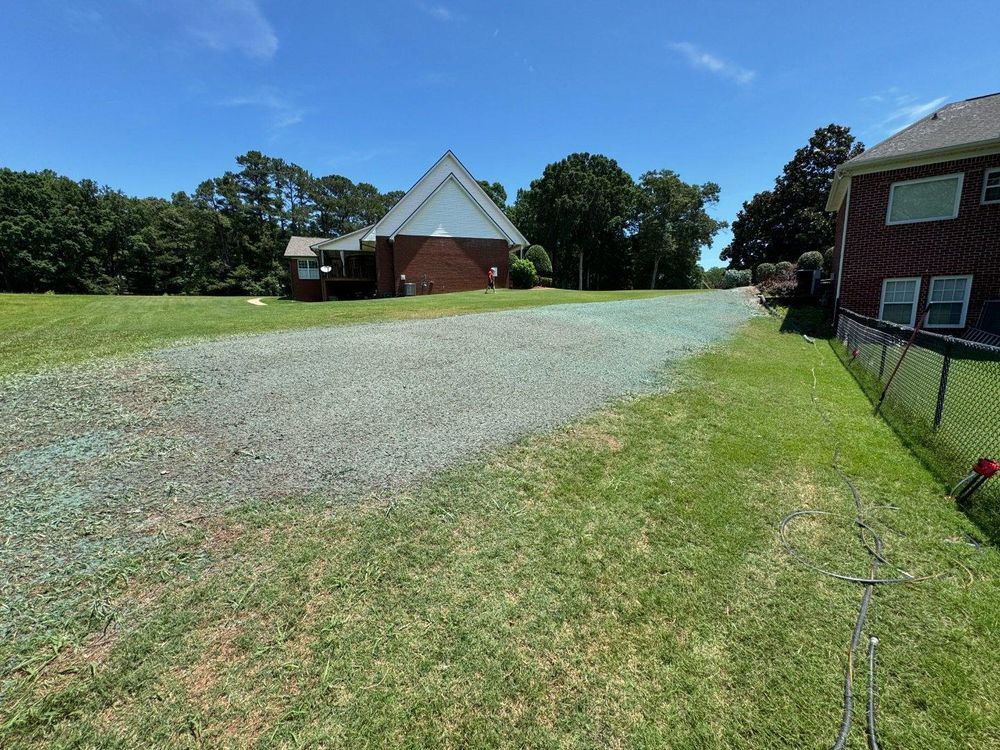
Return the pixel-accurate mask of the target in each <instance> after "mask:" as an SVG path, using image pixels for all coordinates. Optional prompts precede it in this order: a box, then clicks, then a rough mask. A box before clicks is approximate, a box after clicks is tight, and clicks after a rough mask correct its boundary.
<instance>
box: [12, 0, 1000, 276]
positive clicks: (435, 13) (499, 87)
mask: <svg viewBox="0 0 1000 750" xmlns="http://www.w3.org/2000/svg"><path fill="white" fill-rule="evenodd" d="M0 10H2V14H3V18H4V28H5V34H4V45H3V47H2V50H0V90H2V92H3V94H2V97H0V166H9V167H12V168H14V169H27V170H36V169H43V168H49V169H53V170H55V171H57V172H60V173H62V174H66V175H69V176H71V177H73V178H76V179H79V178H83V177H89V178H92V179H95V180H97V181H98V182H101V183H103V184H107V185H110V186H112V187H115V188H119V189H121V190H124V191H125V192H127V193H130V194H134V195H160V196H164V197H166V196H169V195H170V193H172V192H174V191H176V190H188V191H190V190H193V189H194V188H195V187H196V186H197V184H198V183H199V182H200V181H201V180H203V179H206V178H208V177H214V176H218V175H220V174H222V173H223V172H224V171H225V170H227V169H231V168H233V167H234V163H233V158H234V157H235V156H236V155H237V154H241V153H243V152H245V151H247V150H249V149H259V150H261V151H264V152H265V153H267V154H270V155H273V156H280V157H282V158H284V159H286V160H288V161H293V162H296V163H298V164H300V165H302V166H303V167H305V168H307V169H309V170H310V171H311V172H313V173H314V174H317V175H323V174H330V173H339V174H344V175H346V176H348V177H350V178H351V179H354V180H356V181H360V180H365V181H368V182H372V183H374V184H375V185H377V186H378V187H380V188H382V189H384V190H389V189H396V188H402V189H405V188H408V187H409V186H410V185H411V184H412V183H413V182H414V181H415V180H416V179H417V178H418V177H419V176H420V175H421V174H422V173H423V171H424V170H425V169H426V168H427V167H428V166H430V164H431V163H432V162H433V161H434V160H435V159H436V158H437V157H438V156H440V154H441V153H442V152H444V150H445V149H447V148H452V149H453V150H454V151H455V152H456V153H457V154H458V156H459V158H461V159H462V160H463V161H464V162H465V164H466V165H467V166H468V167H469V168H470V170H471V171H472V172H473V174H474V175H475V176H476V177H479V178H483V179H488V180H491V181H492V180H499V181H500V182H502V183H503V184H504V185H505V187H506V188H507V191H508V193H509V194H510V196H511V198H513V196H514V194H515V193H516V191H517V188H519V187H526V186H527V185H528V183H529V182H530V181H531V180H532V179H534V178H536V177H538V176H539V175H540V174H541V172H542V169H543V168H544V167H545V165H546V164H548V163H549V162H552V161H555V160H557V159H559V158H561V157H563V156H565V155H566V154H569V153H572V152H574V151H590V152H594V153H603V154H607V155H608V156H611V157H613V158H615V159H617V160H618V162H619V164H621V165H622V167H624V168H625V169H626V170H628V171H629V172H630V173H631V174H632V175H633V176H635V177H638V176H639V175H640V174H641V173H642V172H644V171H646V170H648V169H660V168H669V169H673V170H675V171H677V172H678V173H680V175H681V176H682V177H683V178H684V179H686V180H688V181H693V182H704V181H707V180H713V181H715V182H718V183H719V184H720V185H721V186H722V201H721V203H720V205H719V207H718V210H717V211H716V213H717V215H718V217H719V218H723V219H726V220H730V221H731V220H732V218H733V217H734V216H735V215H736V211H737V210H738V209H739V207H740V204H741V203H742V201H744V200H746V199H748V198H749V197H751V196H752V195H753V194H754V193H755V192H757V191H759V190H762V189H766V188H768V187H769V186H770V185H771V183H772V181H773V179H774V177H775V176H776V175H777V173H778V172H779V170H780V169H781V166H782V164H784V162H786V161H787V160H788V159H789V158H790V157H791V154H792V152H793V151H794V149H795V148H797V147H798V146H800V145H802V144H803V143H804V142H805V141H806V139H807V138H808V137H809V135H810V134H811V133H812V131H813V130H814V129H815V128H817V127H820V126H822V125H825V124H828V123H830V122H837V123H841V124H845V125H849V126H850V127H851V128H852V130H853V131H854V133H855V134H856V135H857V136H858V137H860V138H861V139H862V140H863V141H864V142H865V143H868V144H869V145H871V144H874V143H875V142H877V141H879V140H881V139H882V138H884V137H886V136H887V135H889V134H890V133H892V132H893V131H894V130H897V129H899V128H900V127H902V126H904V125H906V124H908V123H909V122H912V121H913V120H914V119H916V118H918V117H920V116H922V115H923V114H926V113H928V112H930V111H932V110H933V109H934V108H936V107H937V106H938V105H939V104H940V103H943V102H945V101H952V100H956V99H964V98H967V97H970V96H977V95H980V94H986V93H992V92H995V91H997V90H1000V76H998V75H997V73H998V71H1000V66H998V64H997V59H996V50H997V43H996V29H997V28H998V27H1000V4H997V3H996V2H995V0H993V1H992V2H981V3H978V2H963V3H951V4H941V3H934V4H930V3H922V2H915V1H911V2H898V3H888V2H886V3H881V2H880V3H872V2H865V3H860V2H859V3H852V2H840V3H836V4H833V5H830V4H818V3H803V2H794V3H793V2H789V3H780V2H769V3H763V2H732V3H725V2H698V3H692V2H685V3H670V2H648V3H623V2H616V3H590V2H586V1H585V0H576V1H575V2H544V1H543V0H537V1H536V2H519V1H515V2H500V3H498V2H488V3H487V2H483V3H479V2H475V3H467V2H462V3H460V2H457V1H454V0H400V1H399V2H320V1H318V0H316V1H312V2H304V1H303V2H294V1H293V0H287V1H285V2H279V1H278V0H161V1H160V2H154V1H153V0H89V1H88V0H77V1H76V2H72V3H70V2H65V3H61V2H55V1H54V0H35V1H33V2H30V3H20V2H14V1H13V0H2V2H0ZM727 241H728V235H727V234H726V235H723V236H720V237H719V239H718V240H717V242H716V243H715V246H714V247H713V248H712V249H710V250H707V251H706V252H705V254H704V257H703V260H704V262H705V263H706V264H708V265H717V264H718V261H717V256H718V252H719V250H720V249H721V248H722V247H723V246H724V245H725V244H726V242H727Z"/></svg>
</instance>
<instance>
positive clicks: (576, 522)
mask: <svg viewBox="0 0 1000 750" xmlns="http://www.w3.org/2000/svg"><path fill="white" fill-rule="evenodd" d="M814 372H815V375H816V379H817V384H818V394H819V398H820V400H819V408H821V409H823V410H825V411H826V413H828V414H829V417H830V425H831V427H829V428H828V427H826V425H825V423H824V422H823V421H822V420H820V419H819V417H818V415H817V412H816V410H815V409H814V407H813V404H812V401H811V397H810V394H811V389H812V383H813V373H814ZM684 376H685V377H684V382H683V385H682V386H681V387H679V388H678V389H677V390H675V391H674V392H672V393H666V394H659V395H654V396H648V397H643V398H640V399H636V400H633V401H629V402H627V403H623V404H620V405H619V406H617V407H615V408H613V409H610V410H606V411H604V412H601V413H599V414H597V415H595V416H593V417H592V418H590V419H587V420H586V421H584V422H582V423H578V424H576V425H574V426H572V427H570V428H566V429H564V430H561V431H558V432H556V433H554V434H550V435H547V436H542V437H537V438H533V439H530V440H526V441H524V442H522V443H520V444H518V445H517V446H516V447H514V448H513V449H511V450H509V451H506V452H504V453H503V454H502V455H496V456H493V457H492V458H491V459H489V460H487V461H484V462H483V463H482V464H481V465H477V466H470V467H467V468H465V469H462V470H459V471H456V472H453V473H451V474H449V475H447V476H444V477H442V478H440V479H439V480H438V481H436V482H434V483H432V484H430V485H427V486H424V487H421V488H420V489H419V490H417V491H415V492H413V493H412V494H410V495H407V496H392V497H381V498H372V499H371V501H370V502H367V503H364V504H363V505H361V506H360V507H355V508H334V509H329V508H324V507H322V504H321V503H320V502H319V501H317V502H315V503H312V504H308V503H307V504H306V505H305V506H304V507H300V508H288V507H284V508H264V507H248V508H246V509H245V510H243V511H241V512H239V513H237V514H233V515H230V516H226V517H223V518H214V519H204V520H202V521H200V523H201V524H202V528H203V530H204V533H203V535H202V542H201V544H203V545H204V546H205V547H206V548H208V549H210V550H211V551H212V554H213V555H214V556H215V557H216V559H217V561H216V563H215V564H214V565H213V566H212V567H211V568H210V569H209V570H208V572H207V573H205V574H203V575H200V576H197V577H195V578H194V579H192V580H187V579H183V578H182V579H179V580H178V579H174V578H171V577H167V580H162V579H161V578H160V577H152V578H143V577H142V576H137V577H135V578H133V579H132V580H131V581H130V582H129V586H128V592H129V595H130V596H131V597H132V598H133V599H137V600H139V601H143V602H145V604H144V607H143V609H142V610H141V612H140V614H139V615H138V616H136V617H134V618H131V619H129V620H127V621H123V622H120V623H119V628H120V629H119V630H116V629H115V628H114V627H112V628H111V629H110V630H109V631H108V632H106V633H102V632H98V633H95V634H94V635H93V636H91V637H90V638H89V639H86V640H85V641H84V642H83V643H81V644H79V645H75V646H73V645H60V646H57V647H56V648H55V649H54V651H55V652H57V653H56V654H54V658H52V659H51V661H50V662H49V663H48V665H47V666H46V667H45V668H43V669H42V670H40V671H38V672H37V673H35V674H34V675H32V676H27V675H25V676H24V677H23V682H24V685H23V688H22V689H20V690H15V691H14V692H13V693H12V694H11V695H10V697H9V700H8V701H7V704H6V705H4V706H0V727H2V729H0V746H19V747H49V746H53V745H57V746H102V747H150V746H156V747H198V746H213V747H216V746H244V745H247V744H251V743H257V745H258V746H261V747H288V746H313V747H351V748H361V747H518V748H519V747H528V746H531V747H649V748H723V747H725V748H763V747H766V748H803V747H825V746H829V745H830V744H832V741H833V738H834V736H835V734H836V729H837V725H838V722H839V718H840V695H841V689H842V685H841V679H842V670H843V665H844V649H845V646H846V643H847V641H848V639H849V637H850V631H851V628H852V626H853V623H854V618H855V615H856V610H857V606H858V601H859V597H860V593H861V592H860V589H859V588H858V587H856V586H853V585H851V584H848V583H843V582H839V581H835V580H832V579H828V578H823V577H821V576H819V575H817V574H815V573H814V572H812V571H810V570H807V569H804V568H803V567H801V566H798V565H796V564H794V563H792V562H791V561H789V559H788V558H787V555H786V553H785V552H784V550H783V549H782V548H781V546H780V544H779V541H778V537H777V526H778V523H779V521H780V519H781V518H782V517H783V516H784V515H785V514H786V513H788V512H789V511H791V510H794V509H796V508H800V507H805V506H807V507H812V508H817V509H825V510H830V511H836V512H840V513H849V512H850V511H851V508H852V507H853V506H852V503H851V499H850V496H849V495H848V494H847V492H846V491H845V488H844V486H843V485H842V483H841V482H840V480H839V478H838V477H837V476H836V474H835V473H834V472H833V471H832V470H831V469H830V466H829V463H830V455H831V447H832V441H833V440H834V439H836V437H837V436H839V438H840V440H841V445H842V458H841V462H842V464H843V466H844V468H845V469H846V470H847V471H848V472H849V473H850V474H851V476H852V477H854V479H855V481H856V482H857V484H858V486H859V488H860V490H861V492H862V493H863V495H864V497H865V500H866V502H867V503H868V504H870V505H873V506H874V505H881V504H885V503H892V504H894V505H896V506H898V507H899V510H898V511H888V510H882V511H878V512H875V513H873V515H872V519H871V521H872V523H873V525H875V526H876V527H877V528H879V529H880V530H882V531H883V532H884V534H885V537H886V542H887V544H886V554H887V555H888V556H889V557H890V558H891V559H893V560H896V561H899V563H900V564H901V565H904V566H906V567H908V568H909V569H910V570H911V571H912V572H913V573H915V574H917V575H920V574H935V573H940V574H941V576H940V577H937V578H933V579H931V580H928V581H924V582H922V583H919V584H914V585H909V586H902V587H895V588H890V589H887V588H881V589H879V590H878V591H877V592H876V594H875V597H874V601H873V604H872V609H871V612H870V615H869V630H868V632H871V633H874V634H877V635H878V636H879V637H880V638H881V639H882V642H881V646H880V649H881V650H880V667H879V672H878V683H879V684H878V687H879V691H880V701H879V732H880V740H881V742H882V744H883V746H884V747H887V748H895V747H914V748H916V747H921V748H939V747H940V748H944V747H948V748H984V747H998V746H1000V695H998V693H997V691H996V687H995V675H996V674H997V673H998V671H1000V649H997V632H998V619H997V611H998V610H997V607H996V601H997V599H998V595H1000V586H998V585H997V583H996V575H997V572H998V571H1000V558H998V555H997V553H996V551H995V550H993V549H985V550H983V551H977V550H976V549H974V548H973V547H971V546H968V545H965V544H961V543H954V542H955V540H956V539H958V538H959V535H960V534H962V533H963V532H966V531H972V530H973V529H972V527H971V526H970V525H969V522H968V521H967V520H966V519H965V518H964V517H963V516H962V515H961V514H959V513H957V512H956V511H955V510H954V508H953V507H952V505H951V504H950V503H949V502H948V501H947V500H946V499H945V498H944V497H943V495H942V487H941V486H940V484H939V483H938V482H936V481H935V480H934V478H933V477H932V475H931V474H930V473H929V472H928V471H927V470H926V469H925V468H924V467H923V466H922V465H921V464H920V462H918V461H917V460H916V459H915V458H914V457H913V456H912V455H911V454H910V453H908V452H907V451H906V450H905V449H904V448H903V447H902V446H901V445H900V443H899V441H898V439H897V438H896V436H895V435H894V434H893V433H892V432H891V431H890V430H889V428H887V427H886V426H885V425H884V424H883V423H882V422H880V421H879V420H877V419H875V418H873V417H871V415H870V412H871V409H870V405H869V403H868V401H867V399H866V398H865V397H864V395H863V394H862V392H861V391H860V390H859V389H858V388H857V386H856V384H855V383H854V381H853V379H852V378H851V376H850V375H849V374H848V373H847V372H845V370H844V369H843V368H842V366H841V365H840V364H839V363H838V362H837V360H836V358H835V356H834V355H833V353H832V352H831V350H830V348H829V347H828V346H827V344H826V343H824V342H819V343H818V344H817V345H816V346H813V345H810V344H809V343H808V342H807V341H805V340H804V339H803V338H802V337H800V336H797V335H794V334H789V333H784V334H783V333H780V332H779V330H778V323H777V322H775V321H774V320H771V319H760V320H756V321H754V322H752V323H751V324H750V325H749V326H748V327H747V328H745V329H744V330H743V332H742V333H741V334H740V335H739V336H738V338H737V339H736V340H735V341H734V342H733V343H732V344H730V345H728V346H726V347H722V348H720V349H719V350H718V351H716V352H713V353H710V354H707V355H702V356H700V357H698V358H697V359H695V360H693V361H692V362H690V363H689V364H688V365H687V366H686V368H685V370H684ZM510 408H516V404H512V405H510ZM795 540H796V543H797V544H798V545H799V547H800V549H801V550H802V551H803V552H805V553H807V554H810V555H815V556H816V557H817V559H819V560H820V561H821V562H824V563H825V564H828V565H831V566H836V567H838V568H842V569H847V570H851V571H854V572H857V573H863V572H864V565H865V561H866V560H867V557H866V556H865V555H864V554H863V553H862V552H861V551H860V550H859V549H858V548H857V547H856V546H855V545H854V544H853V530H852V529H851V528H850V524H849V523H848V524H846V525H840V524H838V523H837V522H836V521H835V520H830V521H829V522H825V521H823V520H819V521H816V522H814V523H811V524H803V525H801V526H800V527H798V528H797V529H796V536H795ZM863 678H864V674H863V673H862V674H859V676H858V679H859V682H858V685H857V692H858V693H859V703H858V706H857V708H858V710H859V714H858V715H859V716H861V717H862V719H863V708H864V706H863V703H861V702H860V700H861V699H862V696H863V693H864V690H863V683H862V682H861V680H862V679H863ZM861 730H862V726H861V725H860V724H858V723H857V721H856V725H855V728H854V734H853V736H854V740H853V744H852V745H851V747H853V748H861V747H863V746H864V745H863V739H862V733H861Z"/></svg>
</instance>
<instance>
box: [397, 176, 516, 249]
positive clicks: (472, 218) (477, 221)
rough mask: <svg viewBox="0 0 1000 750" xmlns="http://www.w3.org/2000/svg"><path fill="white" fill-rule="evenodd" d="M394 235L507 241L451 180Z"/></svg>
mask: <svg viewBox="0 0 1000 750" xmlns="http://www.w3.org/2000/svg"><path fill="white" fill-rule="evenodd" d="M396 234H411V235H417V236H419V237H482V238H487V239H498V240H506V239H507V237H506V235H504V233H503V232H501V231H500V229H499V228H498V227H497V225H496V224H495V223H494V222H493V221H492V220H491V219H490V218H489V217H488V216H487V215H486V213H485V212H484V211H483V209H482V208H480V206H479V204H478V203H476V201H474V200H473V199H472V197H471V196H470V195H469V193H468V192H467V191H466V190H465V188H463V187H462V186H461V185H460V184H459V183H458V180H456V179H455V178H454V177H448V178H447V179H446V180H445V181H444V183H442V185H441V186H440V187H439V188H438V189H437V190H436V191H435V192H434V193H433V194H432V195H431V196H430V197H429V198H428V199H427V200H426V201H424V204H423V205H422V206H421V207H420V208H418V209H417V210H416V211H415V212H414V213H413V215H412V216H410V218H409V219H407V220H406V221H405V222H404V223H403V225H402V226H401V227H400V228H399V229H398V230H397V231H396Z"/></svg>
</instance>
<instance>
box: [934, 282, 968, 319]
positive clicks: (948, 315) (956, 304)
mask: <svg viewBox="0 0 1000 750" xmlns="http://www.w3.org/2000/svg"><path fill="white" fill-rule="evenodd" d="M971 290H972V277H971V276H935V277H933V278H932V279H931V286H930V293H929V294H928V295H927V302H928V304H929V305H930V310H929V311H928V313H927V327H928V328H964V327H965V314H966V313H967V312H968V311H969V292H970V291H971Z"/></svg>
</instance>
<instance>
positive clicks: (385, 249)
mask: <svg viewBox="0 0 1000 750" xmlns="http://www.w3.org/2000/svg"><path fill="white" fill-rule="evenodd" d="M400 273H402V271H401V272H400ZM398 280H399V276H398V275H397V274H396V267H395V263H394V259H393V254H392V243H390V242H389V238H388V237H376V238H375V281H376V284H377V286H378V293H379V296H385V295H387V294H395V293H396V291H397V287H398V283H397V282H398Z"/></svg>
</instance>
